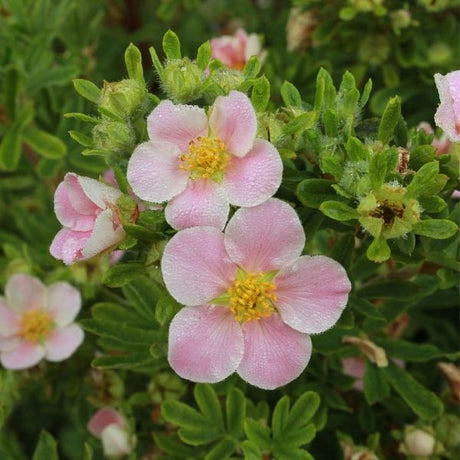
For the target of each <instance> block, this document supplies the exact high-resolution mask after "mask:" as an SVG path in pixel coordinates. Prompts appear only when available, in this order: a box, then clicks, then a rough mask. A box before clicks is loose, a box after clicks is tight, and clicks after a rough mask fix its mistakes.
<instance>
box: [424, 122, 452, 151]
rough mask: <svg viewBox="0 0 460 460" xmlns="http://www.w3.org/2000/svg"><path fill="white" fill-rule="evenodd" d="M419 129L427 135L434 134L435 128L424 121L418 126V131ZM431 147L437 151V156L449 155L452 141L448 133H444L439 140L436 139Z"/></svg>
mask: <svg viewBox="0 0 460 460" xmlns="http://www.w3.org/2000/svg"><path fill="white" fill-rule="evenodd" d="M419 129H422V130H423V131H425V132H426V133H427V134H434V130H433V128H432V127H431V125H430V124H429V123H428V122H426V121H422V122H421V123H419V124H418V126H417V130H419ZM431 145H432V146H433V147H434V148H435V149H436V154H437V155H443V154H444V153H449V150H450V140H449V138H448V137H447V134H446V133H443V134H442V136H441V137H440V138H439V139H438V138H436V137H435V138H434V139H433V141H432V142H431Z"/></svg>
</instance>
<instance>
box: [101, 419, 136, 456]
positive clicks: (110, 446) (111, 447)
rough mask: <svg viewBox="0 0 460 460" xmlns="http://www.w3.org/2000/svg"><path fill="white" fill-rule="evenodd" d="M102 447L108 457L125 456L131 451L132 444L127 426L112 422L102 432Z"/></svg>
mask: <svg viewBox="0 0 460 460" xmlns="http://www.w3.org/2000/svg"><path fill="white" fill-rule="evenodd" d="M101 440H102V447H103V449H104V454H105V455H106V456H107V457H115V458H117V457H123V456H125V455H128V454H129V453H131V450H132V445H131V442H130V439H129V433H128V432H127V431H126V428H124V427H122V426H120V425H118V424H116V423H112V424H110V425H108V426H106V427H105V428H104V429H103V430H102V433H101Z"/></svg>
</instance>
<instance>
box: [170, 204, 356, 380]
mask: <svg viewBox="0 0 460 460" xmlns="http://www.w3.org/2000/svg"><path fill="white" fill-rule="evenodd" d="M304 244H305V234H304V231H303V228H302V225H301V223H300V220H299V218H298V217H297V214H296V212H295V211H294V210H293V209H292V208H291V207H290V206H289V205H288V204H286V203H284V202H283V201H280V200H278V199H275V198H272V199H269V200H267V201H266V202H265V203H263V204H261V205H259V206H255V207H252V208H241V209H239V210H238V211H236V213H235V214H234V215H233V217H232V218H231V219H230V221H229V223H228V225H227V227H226V229H225V232H224V233H222V232H221V231H219V230H218V229H217V228H214V227H193V228H188V229H185V230H182V231H180V232H178V233H177V234H176V235H175V236H174V237H173V238H172V239H171V240H170V241H169V242H168V244H167V245H166V248H165V251H164V255H163V259H162V272H163V278H164V281H165V284H166V287H167V288H168V290H169V292H170V293H171V294H172V296H173V297H174V298H175V299H176V300H177V301H179V302H180V303H182V304H184V305H186V307H184V308H182V310H180V311H179V313H177V315H176V316H175V317H174V318H173V320H172V322H171V325H170V329H169V351H168V359H169V363H170V365H171V367H172V368H173V369H174V370H175V371H176V372H177V373H178V374H179V375H180V376H181V377H183V378H186V379H189V380H192V381H195V382H209V383H214V382H218V381H220V380H223V379H225V378H226V377H228V376H229V375H230V374H232V373H233V372H235V371H236V372H237V373H238V374H239V375H240V376H241V377H242V378H243V379H244V380H246V381H248V382H249V383H250V384H252V385H255V386H257V387H260V388H264V389H273V388H277V387H279V386H281V385H285V384H287V383H288V382H290V381H291V380H293V379H295V378H296V377H298V376H299V375H300V374H301V373H302V371H303V370H304V369H305V367H306V366H307V364H308V361H309V359H310V355H311V340H310V337H309V335H308V334H316V333H319V332H323V331H325V330H327V329H329V328H330V327H332V326H333V325H334V324H335V322H336V321H337V320H338V318H339V317H340V315H341V313H342V310H343V309H344V308H345V305H346V303H347V299H348V293H349V291H350V289H351V285H350V281H349V280H348V278H347V275H346V272H345V270H344V269H343V267H342V266H341V265H340V264H338V263H337V262H335V261H334V260H332V259H330V258H328V257H324V256H313V257H312V256H301V255H300V254H301V252H302V249H303V247H304Z"/></svg>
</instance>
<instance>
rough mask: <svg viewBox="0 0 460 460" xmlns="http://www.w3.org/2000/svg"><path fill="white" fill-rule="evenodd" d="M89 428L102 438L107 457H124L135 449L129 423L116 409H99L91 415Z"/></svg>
mask: <svg viewBox="0 0 460 460" xmlns="http://www.w3.org/2000/svg"><path fill="white" fill-rule="evenodd" d="M87 428H88V431H89V432H90V433H91V434H92V435H93V436H96V437H97V438H99V439H101V441H102V447H103V449H104V455H106V456H107V457H123V456H125V455H128V454H130V453H131V451H132V450H133V442H132V440H131V439H130V434H129V430H128V424H127V423H126V420H125V418H124V417H123V415H121V414H120V413H119V412H118V411H116V410H114V409H110V408H108V407H106V408H104V409H99V410H98V411H97V412H96V413H95V414H94V415H93V416H92V417H91V419H90V421H89V422H88V425H87Z"/></svg>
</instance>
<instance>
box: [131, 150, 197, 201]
mask: <svg viewBox="0 0 460 460" xmlns="http://www.w3.org/2000/svg"><path fill="white" fill-rule="evenodd" d="M180 165H181V160H180V151H179V149H178V148H177V147H176V146H175V145H173V144H169V143H166V142H163V143H158V142H144V143H143V144H140V145H138V146H137V147H136V149H135V150H134V153H133V154H132V156H131V158H130V160H129V163H128V174H127V177H128V182H129V184H130V185H131V187H132V189H133V192H134V193H135V194H136V195H137V196H138V197H139V198H142V199H143V200H148V201H153V202H154V203H161V202H162V201H167V200H170V199H171V198H173V197H174V196H176V195H178V194H179V193H181V192H182V191H183V190H184V189H185V187H186V185H187V182H188V178H189V173H187V172H186V171H183V170H182V169H180Z"/></svg>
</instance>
